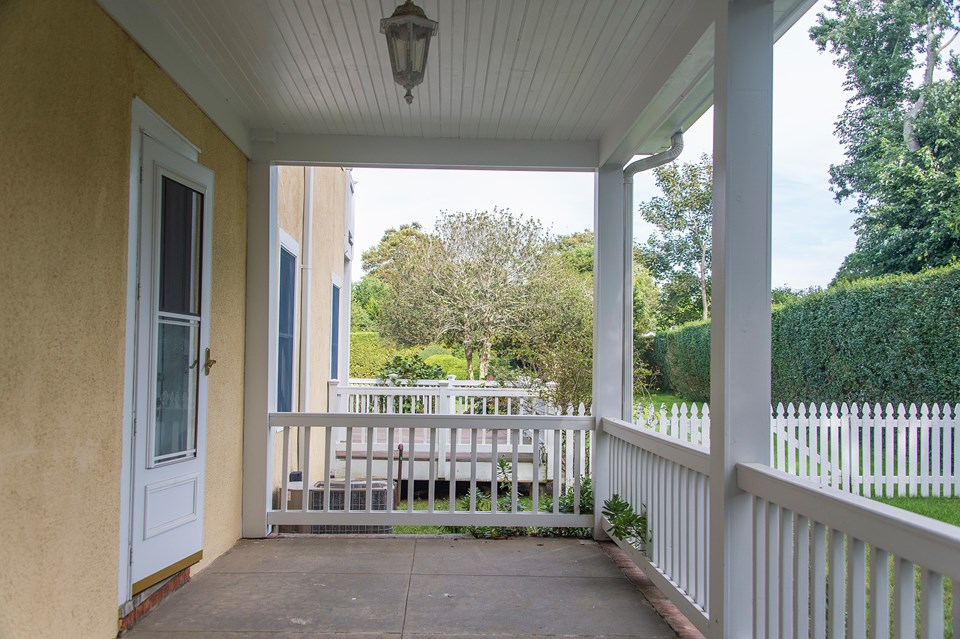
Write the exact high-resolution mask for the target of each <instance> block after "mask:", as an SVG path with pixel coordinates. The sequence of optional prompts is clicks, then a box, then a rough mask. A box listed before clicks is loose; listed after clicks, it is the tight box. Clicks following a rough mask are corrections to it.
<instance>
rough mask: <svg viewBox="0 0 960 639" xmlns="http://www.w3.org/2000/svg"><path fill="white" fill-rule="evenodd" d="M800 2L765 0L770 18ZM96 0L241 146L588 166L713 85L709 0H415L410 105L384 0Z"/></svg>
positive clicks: (307, 157) (701, 104) (694, 106)
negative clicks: (393, 55) (421, 53)
mask: <svg viewBox="0 0 960 639" xmlns="http://www.w3.org/2000/svg"><path fill="white" fill-rule="evenodd" d="M810 2H811V0H778V3H777V5H776V12H777V18H776V20H777V32H778V35H779V34H781V33H783V32H784V31H785V30H786V29H787V28H788V27H789V25H790V24H792V23H793V22H794V21H795V20H796V18H797V17H798V16H799V15H800V14H801V13H802V11H803V10H805V9H806V8H807V7H808V6H809V5H810ZM100 4H101V5H102V6H103V7H104V9H106V10H107V11H108V13H110V14H111V15H112V16H113V17H114V18H115V19H116V20H117V21H118V22H119V23H120V25H121V26H122V27H124V28H125V29H126V30H127V31H128V32H129V33H130V34H131V35H132V36H133V37H134V39H136V40H137V41H138V42H139V43H140V44H141V46H143V47H144V49H145V50H146V51H147V53H149V54H150V55H151V56H152V57H153V58H154V59H155V60H157V62H158V63H159V64H160V65H161V66H162V67H164V68H165V69H166V70H167V72H168V73H170V74H171V76H173V78H174V79H175V80H176V81H177V82H178V83H180V85H181V86H182V87H183V88H184V89H185V90H186V91H187V92H188V93H190V94H191V96H192V97H193V98H194V100H196V101H197V103H198V104H199V105H200V106H201V107H202V108H203V109H204V110H205V111H206V112H207V113H208V114H209V115H210V116H211V117H212V118H213V119H214V120H215V121H216V122H217V123H218V124H219V125H220V126H221V128H223V130H224V131H225V132H226V133H227V134H228V135H229V136H230V137H231V138H232V139H233V140H234V141H235V142H236V143H237V144H238V145H239V146H240V147H241V148H242V149H243V150H244V151H245V152H246V153H247V154H248V156H250V157H252V158H254V159H261V160H270V161H278V162H306V161H317V162H323V161H327V162H339V163H343V164H349V163H354V164H363V163H377V162H382V163H384V164H389V165H402V164H405V163H416V161H410V160H406V162H405V160H404V158H409V157H414V158H416V157H419V156H418V150H419V154H420V155H421V156H424V157H426V156H427V155H429V154H433V155H434V156H435V158H436V159H434V160H430V161H429V162H430V163H431V164H435V165H444V164H449V165H466V164H472V163H475V165H477V166H496V165H502V166H515V167H521V166H543V167H544V168H546V167H548V166H550V165H551V164H553V165H555V166H556V167H558V168H574V167H579V168H590V167H595V166H598V165H599V164H601V163H604V162H607V161H617V162H625V161H626V160H627V159H629V157H630V156H632V155H633V154H634V153H638V152H647V153H649V152H655V151H656V150H658V149H659V148H662V147H663V146H664V144H665V143H666V142H667V140H668V138H669V136H670V134H671V133H672V132H673V131H675V130H676V129H677V128H680V127H683V126H686V125H689V124H690V123H691V122H692V120H693V119H695V118H696V117H697V116H699V115H700V114H701V113H702V112H703V111H704V110H705V109H706V108H707V107H708V106H709V104H710V100H711V95H712V55H713V28H712V19H711V15H712V14H711V11H713V10H715V9H714V7H716V6H717V2H716V0H710V1H705V0H420V1H419V2H418V4H420V6H422V7H423V9H424V10H425V11H426V13H427V15H428V16H429V17H430V18H432V19H434V20H437V21H439V23H440V26H439V33H438V35H437V36H436V37H435V38H434V40H433V42H432V43H431V45H430V52H429V57H428V65H427V66H428V68H427V72H426V78H425V80H424V82H423V84H422V85H420V86H418V87H416V88H415V89H414V96H415V99H414V102H413V104H412V105H407V104H406V103H405V102H404V101H403V98H402V95H403V89H402V88H401V87H399V86H398V85H396V84H395V83H394V82H393V78H392V76H391V74H390V63H389V58H388V56H387V51H386V44H385V41H384V38H383V36H382V35H381V34H380V32H379V20H380V18H382V17H384V16H386V15H390V13H392V11H393V9H394V7H395V6H396V5H397V4H398V2H394V1H393V0H165V1H164V2H155V1H153V0H100ZM411 138H412V139H413V140H411ZM378 151H379V152H380V156H381V158H382V159H379V160H378V159H376V157H375V156H377V152H378ZM464 155H469V156H470V157H471V158H475V159H474V160H471V162H470V163H465V162H463V161H457V160H456V159H455V158H456V157H459V156H464ZM368 158H369V159H368ZM447 158H449V159H447Z"/></svg>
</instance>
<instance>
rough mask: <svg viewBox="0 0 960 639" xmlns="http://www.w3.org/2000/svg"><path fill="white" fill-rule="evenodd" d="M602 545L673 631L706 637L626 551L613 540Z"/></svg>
mask: <svg viewBox="0 0 960 639" xmlns="http://www.w3.org/2000/svg"><path fill="white" fill-rule="evenodd" d="M600 547H601V548H602V549H603V551H604V552H605V553H606V554H607V556H608V557H610V559H612V560H613V561H614V562H615V563H616V564H617V567H619V568H620V571H621V572H623V574H624V576H625V577H626V578H627V579H628V580H629V581H630V583H632V584H633V585H634V586H636V587H637V590H639V591H640V594H642V595H643V596H644V597H645V598H646V600H647V601H649V602H650V605H651V606H653V608H654V610H656V611H657V614H659V615H660V616H661V617H663V620H664V621H666V622H667V624H668V625H669V626H670V627H671V628H673V631H674V632H676V633H677V636H678V637H680V639H704V637H703V635H702V634H700V631H699V630H697V628H696V626H694V625H693V624H692V623H690V620H689V619H687V618H686V617H684V616H683V615H682V614H681V613H680V611H679V610H677V607H676V606H674V605H673V604H672V603H670V600H669V599H667V597H666V596H665V595H664V594H663V593H662V592H660V589H659V588H657V587H656V586H654V585H653V582H652V581H650V579H649V578H648V577H647V576H646V575H645V574H643V571H642V570H640V569H639V568H638V567H637V565H636V564H635V563H633V562H632V561H630V559H629V558H628V557H627V555H626V553H624V552H623V551H622V550H620V547H619V546H617V545H616V544H615V543H613V542H612V541H602V542H600Z"/></svg>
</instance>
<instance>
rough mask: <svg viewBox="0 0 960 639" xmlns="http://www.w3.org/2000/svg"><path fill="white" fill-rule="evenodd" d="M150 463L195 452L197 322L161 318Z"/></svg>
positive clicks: (197, 366) (198, 337)
mask: <svg viewBox="0 0 960 639" xmlns="http://www.w3.org/2000/svg"><path fill="white" fill-rule="evenodd" d="M158 328H159V330H158V337H157V413H156V419H155V421H154V432H153V463H154V464H159V463H162V462H167V461H173V460H177V459H183V458H187V457H195V456H196V448H197V444H196V441H197V383H198V381H199V378H200V376H199V374H198V373H199V371H200V359H199V357H200V324H199V322H180V321H176V320H161V321H160V324H159V327H158Z"/></svg>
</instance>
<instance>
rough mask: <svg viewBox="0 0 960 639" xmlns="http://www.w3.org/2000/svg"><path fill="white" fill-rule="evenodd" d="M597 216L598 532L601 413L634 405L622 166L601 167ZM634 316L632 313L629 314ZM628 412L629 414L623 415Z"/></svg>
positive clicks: (603, 472) (604, 479)
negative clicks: (627, 318) (628, 316)
mask: <svg viewBox="0 0 960 639" xmlns="http://www.w3.org/2000/svg"><path fill="white" fill-rule="evenodd" d="M594 194H595V200H594V216H593V228H594V239H593V297H594V300H593V414H594V416H595V418H596V420H597V428H598V430H597V435H596V439H595V440H594V441H593V442H592V446H591V454H592V457H593V459H592V463H591V466H590V467H591V469H592V471H593V472H592V474H593V496H594V508H593V510H594V537H603V538H606V535H604V534H603V531H602V530H601V529H600V511H601V508H602V505H603V500H604V499H606V498H608V497H609V496H610V495H609V492H610V489H609V475H608V471H607V468H606V465H605V464H606V461H607V460H608V459H609V444H608V442H607V438H606V437H604V436H603V435H602V433H600V431H599V427H600V418H601V417H615V418H618V419H619V418H626V417H628V415H629V411H630V409H626V408H625V407H626V406H628V405H629V406H631V407H632V404H633V381H632V376H633V364H632V358H631V357H630V355H631V353H632V329H633V322H632V319H631V321H629V322H626V321H625V319H626V317H627V307H628V306H629V309H630V313H632V312H633V304H632V297H631V295H630V290H631V289H632V274H633V269H632V263H631V262H632V255H633V224H632V222H633V218H632V216H631V215H630V214H627V213H625V211H624V186H623V167H622V166H620V165H619V164H617V165H608V166H603V167H601V168H600V169H599V170H598V171H597V177H596V182H595V185H594ZM631 318H632V316H631ZM625 412H626V414H625Z"/></svg>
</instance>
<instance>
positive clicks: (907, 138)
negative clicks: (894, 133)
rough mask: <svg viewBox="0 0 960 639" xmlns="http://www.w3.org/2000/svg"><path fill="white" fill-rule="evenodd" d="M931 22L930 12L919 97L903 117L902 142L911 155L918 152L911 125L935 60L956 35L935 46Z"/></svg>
mask: <svg viewBox="0 0 960 639" xmlns="http://www.w3.org/2000/svg"><path fill="white" fill-rule="evenodd" d="M933 20H934V17H933V13H932V12H931V13H930V14H929V21H928V22H927V58H926V60H925V63H924V64H925V66H924V69H923V84H921V85H920V95H919V97H917V101H916V102H914V103H913V104H912V105H910V108H909V109H908V110H907V113H906V114H905V115H904V116H903V142H904V144H906V145H907V150H908V151H910V152H911V153H916V152H917V151H919V150H920V141H919V140H917V134H916V132H915V131H914V129H913V125H914V123H915V122H916V121H917V116H918V115H920V111H921V110H922V109H923V105H924V104H925V103H926V99H927V89H929V88H930V86H931V85H932V84H933V71H934V69H936V66H937V58H938V57H939V56H940V53H941V52H942V51H943V50H944V49H946V48H947V47H949V46H950V43H951V42H953V39H954V38H955V37H957V34H956V33H954V34H953V36H951V37H950V39H949V40H947V42H946V43H945V44H943V45H942V46H939V47H938V46H936V45H937V44H939V43H938V40H939V36H940V35H941V34H938V33H937V31H936V29H934V26H933Z"/></svg>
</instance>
